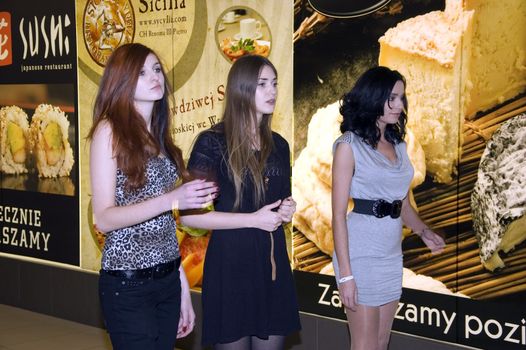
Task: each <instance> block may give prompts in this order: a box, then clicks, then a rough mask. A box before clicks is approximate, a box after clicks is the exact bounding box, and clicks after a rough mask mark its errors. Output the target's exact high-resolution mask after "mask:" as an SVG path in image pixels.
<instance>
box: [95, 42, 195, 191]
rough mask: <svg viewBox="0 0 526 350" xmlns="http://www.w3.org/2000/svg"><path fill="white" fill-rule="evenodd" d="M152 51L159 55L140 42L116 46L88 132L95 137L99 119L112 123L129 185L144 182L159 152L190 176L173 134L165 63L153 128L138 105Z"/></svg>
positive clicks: (114, 143) (114, 142)
mask: <svg viewBox="0 0 526 350" xmlns="http://www.w3.org/2000/svg"><path fill="white" fill-rule="evenodd" d="M149 54H154V55H155V56H156V57H157V58H158V57H159V56H157V54H156V53H155V52H154V51H153V50H152V49H150V48H148V47H146V46H144V45H142V44H138V43H132V44H125V45H122V46H120V47H118V48H117V49H115V51H114V52H113V54H112V55H111V56H110V58H109V60H108V62H107V64H106V68H105V69H104V73H103V75H102V79H101V81H100V85H99V91H98V93H97V97H96V99H95V106H94V108H93V125H92V127H91V130H90V132H89V134H88V139H91V138H92V137H93V134H94V132H95V130H96V129H97V127H98V125H99V123H101V122H102V121H104V120H106V121H107V122H108V123H110V125H111V128H112V133H113V140H112V147H113V154H114V156H115V157H116V159H117V166H118V168H119V169H121V170H122V171H123V172H124V174H125V175H126V176H127V178H128V183H127V187H128V188H130V189H136V188H139V187H141V186H143V185H144V183H145V181H146V178H145V175H146V174H145V173H146V164H147V161H148V159H149V158H151V157H156V156H158V155H159V154H163V155H165V156H166V157H168V158H169V159H170V160H171V161H172V162H173V163H175V164H176V166H177V169H178V171H179V175H180V176H183V177H185V178H186V177H187V172H186V169H185V166H184V161H183V156H182V152H181V150H180V149H179V148H178V147H177V146H176V145H175V143H174V141H173V139H172V136H171V115H170V99H171V98H172V89H171V87H170V85H169V83H168V79H167V78H166V73H165V70H164V68H163V67H162V64H161V67H162V72H163V75H164V85H165V86H164V88H165V89H164V96H163V97H162V99H160V100H159V101H156V102H155V104H154V107H153V112H152V120H151V123H152V125H151V132H149V131H148V127H147V125H146V123H145V121H144V119H143V118H142V116H141V115H140V114H139V113H138V112H137V110H136V109H135V106H134V96H135V88H136V86H137V80H138V78H139V73H140V71H141V69H142V67H143V65H144V61H145V60H146V57H147V56H148V55H149ZM159 61H160V60H159Z"/></svg>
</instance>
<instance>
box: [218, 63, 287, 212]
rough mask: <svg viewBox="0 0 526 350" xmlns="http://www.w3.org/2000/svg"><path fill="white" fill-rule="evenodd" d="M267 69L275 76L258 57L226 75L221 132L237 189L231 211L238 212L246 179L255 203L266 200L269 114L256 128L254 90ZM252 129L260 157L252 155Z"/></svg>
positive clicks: (270, 143)
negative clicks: (255, 136) (223, 134)
mask: <svg viewBox="0 0 526 350" xmlns="http://www.w3.org/2000/svg"><path fill="white" fill-rule="evenodd" d="M265 66H268V67H270V68H271V69H272V70H273V71H274V74H276V77H277V75H278V73H277V71H276V68H275V67H274V65H273V64H272V63H271V62H270V61H269V60H268V59H266V58H265V57H262V56H257V55H249V56H244V57H241V58H240V59H238V60H237V61H236V62H235V63H234V64H233V65H232V67H231V69H230V72H229V73H228V80H227V86H226V92H225V112H224V114H223V123H224V133H225V138H226V143H227V149H228V165H229V170H230V172H229V173H230V177H231V180H232V181H233V182H234V188H235V190H236V200H235V202H234V208H235V209H238V208H239V205H240V203H241V201H242V199H243V186H245V185H246V184H245V181H244V180H245V176H250V177H251V178H252V183H253V186H254V188H253V190H254V191H253V192H254V204H255V205H261V204H262V203H264V201H265V183H264V180H263V172H264V169H265V164H266V162H267V158H268V156H269V154H270V152H271V151H272V148H273V147H274V143H273V141H272V130H271V128H270V123H271V120H272V114H264V115H263V118H262V119H261V123H260V125H259V128H258V125H257V117H256V101H255V96H256V88H257V84H258V79H259V75H260V73H261V70H262V69H263V67H265ZM253 130H258V131H259V135H258V136H259V147H260V152H259V156H258V155H257V154H256V152H254V141H255V140H254V139H253V138H252V137H249V135H252V134H253Z"/></svg>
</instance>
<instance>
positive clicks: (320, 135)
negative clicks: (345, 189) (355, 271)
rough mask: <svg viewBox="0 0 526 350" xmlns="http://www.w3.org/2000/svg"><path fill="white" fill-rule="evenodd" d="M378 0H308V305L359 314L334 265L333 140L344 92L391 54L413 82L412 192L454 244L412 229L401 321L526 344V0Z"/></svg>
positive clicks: (301, 72)
mask: <svg viewBox="0 0 526 350" xmlns="http://www.w3.org/2000/svg"><path fill="white" fill-rule="evenodd" d="M367 3H371V4H372V3H374V4H375V6H376V8H375V9H374V11H370V10H371V9H372V7H370V8H367V9H365V8H362V9H359V5H356V6H355V7H356V8H355V9H352V11H351V10H349V11H347V13H340V15H338V13H336V12H337V11H333V12H331V11H330V10H331V9H330V6H329V5H328V3H327V2H320V1H309V2H306V1H300V2H295V8H294V13H295V23H294V141H295V143H294V158H295V162H294V166H293V171H292V173H293V175H292V176H293V181H292V185H293V197H294V198H295V200H296V201H297V202H298V207H297V211H296V213H295V217H294V221H293V223H294V231H293V267H294V270H295V277H296V282H297V287H298V290H300V291H307V290H308V291H310V292H302V293H299V299H300V308H301V309H302V310H303V311H306V312H309V313H314V314H319V315H323V316H326V317H332V318H336V319H340V320H346V316H345V314H344V312H343V308H342V303H341V300H340V299H339V294H338V289H337V286H336V282H335V278H334V275H335V271H334V268H333V263H332V255H333V251H334V241H333V235H332V223H331V216H332V210H331V183H332V181H331V176H332V173H331V167H332V147H333V143H334V141H335V140H336V139H337V138H338V137H339V136H340V135H341V132H340V123H341V121H342V116H341V115H340V112H339V107H340V99H341V98H342V96H343V95H344V93H346V92H348V91H349V90H350V89H351V88H352V86H353V85H354V83H355V82H356V80H357V79H358V77H359V76H360V75H361V74H362V73H364V72H365V71H366V70H367V69H369V68H372V67H374V66H376V65H383V66H387V67H389V68H391V69H394V70H397V71H399V72H400V73H401V74H402V75H403V76H404V77H405V79H406V84H407V86H406V95H407V100H408V122H407V133H406V139H405V142H406V145H407V152H408V156H409V159H410V161H411V163H412V165H413V168H414V176H413V179H412V182H411V185H410V192H409V196H410V197H409V198H410V201H411V203H412V204H413V206H414V207H415V208H416V210H417V211H418V213H419V215H420V217H421V218H422V219H423V221H424V222H425V223H426V224H427V225H428V226H429V227H430V228H432V229H433V230H434V231H435V232H438V233H439V234H441V235H442V236H443V237H444V239H445V242H446V246H445V249H444V250H443V252H442V253H440V254H435V255H433V254H431V252H430V251H429V249H427V248H426V247H425V245H424V244H423V243H422V241H421V240H420V239H419V237H418V236H417V235H416V234H412V232H411V230H410V229H408V228H404V229H403V233H402V237H401V247H402V254H403V278H402V285H403V292H402V298H401V300H400V303H399V305H398V310H397V311H396V316H395V321H394V326H393V329H394V330H396V331H401V332H406V333H411V334H417V335H421V336H425V337H430V338H434V339H439V340H444V341H449V342H454V343H460V344H464V345H468V346H475V347H482V348H484V349H518V348H524V346H525V345H526V338H525V336H524V334H525V333H524V319H525V314H524V310H526V307H525V302H524V301H525V300H526V298H525V297H526V274H525V272H524V271H525V270H526V259H525V257H526V255H525V254H526V245H525V244H526V243H525V239H526V230H525V227H526V216H525V213H526V193H525V191H524V184H525V183H526V182H525V179H526V171H525V168H524V166H523V165H521V160H522V159H524V157H525V154H526V147H525V145H526V138H525V133H526V114H525V112H526V70H525V69H524V67H525V66H526V60H525V57H526V56H525V53H526V3H524V2H523V1H514V0H507V1H499V2H494V1H488V2H480V1H470V0H468V1H460V0H446V1H435V0H428V1H417V0H403V1H400V0H397V1H369V2H367ZM316 4H318V5H320V7H319V8H316V7H315V5H316ZM340 4H341V3H340ZM343 7H345V6H343ZM347 7H351V6H350V5H349V6H347ZM333 10H334V9H333ZM340 10H341V8H340ZM497 23H498V24H497ZM504 43H506V44H504ZM372 186H374V185H372ZM352 207H353V204H352V202H351V203H350V204H349V210H352ZM349 244H351V243H349Z"/></svg>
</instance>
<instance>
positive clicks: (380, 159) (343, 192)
mask: <svg viewBox="0 0 526 350" xmlns="http://www.w3.org/2000/svg"><path fill="white" fill-rule="evenodd" d="M406 111H407V100H406V97H405V79H404V77H403V76H402V75H401V74H400V73H398V72H396V71H392V70H390V69H389V68H386V67H375V68H372V69H370V70H368V71H367V72H365V73H364V74H363V75H362V76H361V77H360V78H359V79H358V81H357V82H356V84H355V86H354V87H353V88H352V90H351V91H350V92H348V93H347V94H345V96H344V97H343V101H342V105H341V107H340V113H341V114H342V115H343V122H342V124H341V126H340V129H341V132H342V136H340V137H339V138H338V139H337V140H336V142H335V144H334V160H333V168H332V169H333V170H332V171H333V175H332V213H333V214H332V227H333V234H334V246H335V254H334V256H333V263H334V267H335V272H336V279H337V281H338V288H339V291H340V298H341V300H342V302H343V304H344V305H345V309H346V310H345V311H346V313H347V319H348V321H349V329H350V332H351V348H352V349H353V350H358V349H367V350H371V349H387V346H388V343H389V336H390V330H391V326H392V323H393V319H394V315H395V311H396V308H397V305H398V300H399V299H400V295H401V293H402V271H403V269H402V248H401V239H402V224H405V225H406V226H409V227H410V228H411V229H412V230H413V231H414V233H415V234H417V235H419V236H420V237H421V238H422V240H423V242H424V243H425V244H426V245H427V246H428V247H429V248H430V249H431V251H432V252H434V253H437V252H440V251H441V250H442V249H443V247H444V245H445V243H444V240H443V239H442V237H440V236H439V235H438V234H436V233H435V232H433V231H432V230H430V229H429V228H428V227H427V226H426V225H425V223H424V222H422V220H420V218H419V217H418V214H417V213H416V211H415V210H414V208H413V207H412V206H411V204H410V202H409V198H408V191H409V184H410V183H411V179H412V177H413V167H412V165H411V162H410V160H409V157H408V155H407V150H406V144H405V142H404V141H403V139H404V136H405V125H406V121H407V119H406ZM350 197H351V198H353V202H354V208H353V211H352V212H351V213H349V214H347V203H348V201H349V198H350Z"/></svg>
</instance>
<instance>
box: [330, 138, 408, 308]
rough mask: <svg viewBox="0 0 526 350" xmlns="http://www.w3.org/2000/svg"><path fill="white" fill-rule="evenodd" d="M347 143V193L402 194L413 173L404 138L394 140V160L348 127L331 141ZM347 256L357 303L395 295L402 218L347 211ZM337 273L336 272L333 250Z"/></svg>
mask: <svg viewBox="0 0 526 350" xmlns="http://www.w3.org/2000/svg"><path fill="white" fill-rule="evenodd" d="M341 142H345V143H348V144H349V145H350V146H351V148H352V151H353V155H354V161H355V164H354V175H353V177H352V180H351V190H350V193H349V197H351V198H360V199H369V200H377V199H384V200H386V201H389V202H392V201H394V200H397V199H399V200H402V199H404V198H405V197H406V195H407V193H408V190H409V185H410V183H411V180H412V178H413V166H412V165H411V162H410V160H409V157H408V155H407V149H406V144H405V142H402V143H399V144H397V145H395V152H396V161H395V162H394V163H393V162H391V161H390V160H389V159H387V158H386V157H385V156H384V155H383V154H382V153H380V152H379V151H377V150H376V149H374V148H372V147H371V146H369V145H368V144H366V143H365V142H363V141H362V140H361V138H360V137H359V136H357V135H356V134H354V133H352V132H349V131H348V132H345V133H344V134H343V135H342V136H340V137H339V138H338V139H337V140H336V141H335V142H334V148H333V149H336V146H337V144H338V143H341ZM347 230H348V240H349V256H350V260H351V269H352V273H353V275H354V278H355V281H356V287H357V290H358V304H361V305H367V306H380V305H384V304H387V303H389V302H391V301H394V300H398V299H400V296H401V294H402V271H403V265H402V244H401V243H402V219H401V217H399V218H396V219H393V218H391V217H390V216H386V217H383V218H377V217H375V216H373V215H366V214H358V213H354V212H350V213H349V214H348V215H347ZM333 265H334V271H335V274H336V279H337V280H338V279H339V278H340V274H339V269H338V261H337V258H336V254H333Z"/></svg>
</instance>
